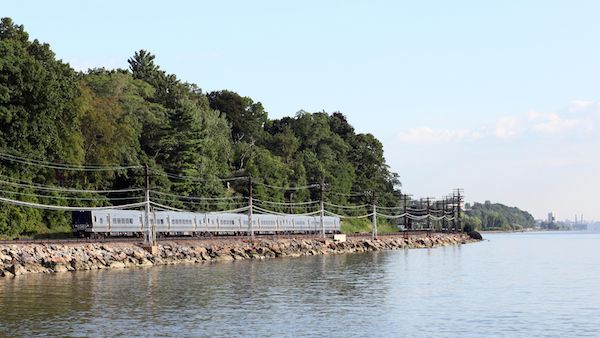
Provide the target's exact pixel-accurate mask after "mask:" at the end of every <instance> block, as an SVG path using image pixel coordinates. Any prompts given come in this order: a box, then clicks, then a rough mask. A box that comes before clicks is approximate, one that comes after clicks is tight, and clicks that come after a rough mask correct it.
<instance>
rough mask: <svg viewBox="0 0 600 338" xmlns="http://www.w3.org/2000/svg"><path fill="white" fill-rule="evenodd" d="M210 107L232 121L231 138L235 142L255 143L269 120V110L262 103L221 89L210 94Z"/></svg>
mask: <svg viewBox="0 0 600 338" xmlns="http://www.w3.org/2000/svg"><path fill="white" fill-rule="evenodd" d="M207 96H208V102H209V104H210V107H211V108H212V109H214V110H217V111H219V112H220V113H221V114H222V115H224V116H225V118H226V119H227V121H229V123H231V138H232V139H233V141H234V142H240V141H245V142H248V143H254V142H256V141H258V140H260V139H261V137H262V134H263V126H264V125H265V123H266V122H267V112H265V110H264V108H263V106H262V103H260V102H256V103H255V102H254V101H252V99H251V98H249V97H242V96H240V95H239V94H237V93H235V92H232V91H229V90H221V91H215V92H211V93H209V94H208V95H207Z"/></svg>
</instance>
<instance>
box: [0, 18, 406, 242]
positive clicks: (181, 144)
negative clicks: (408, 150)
mask: <svg viewBox="0 0 600 338" xmlns="http://www.w3.org/2000/svg"><path fill="white" fill-rule="evenodd" d="M156 59H157V58H156V57H155V56H154V55H153V54H151V53H150V52H148V51H146V50H139V51H137V52H135V53H134V54H133V56H132V57H131V58H130V59H129V60H128V63H129V69H128V70H124V69H116V70H106V69H103V68H99V69H92V70H89V71H87V72H85V73H77V72H75V71H74V70H73V69H72V68H71V67H70V66H69V65H68V64H65V63H63V62H61V61H60V60H57V59H56V58H55V56H54V53H53V52H52V51H51V49H50V46H49V45H47V44H42V43H40V42H38V41H37V40H33V41H30V40H29V36H28V34H27V33H26V32H25V30H24V29H23V27H22V26H18V25H15V24H14V23H13V22H12V21H11V20H10V19H8V18H4V19H2V22H1V24H0V150H1V149H3V150H6V151H11V152H13V153H17V154H21V155H24V156H27V157H29V158H34V159H37V160H42V161H48V162H53V163H68V164H73V165H78V164H93V165H105V166H106V165H115V164H120V165H144V164H147V165H148V166H149V168H150V170H151V173H152V175H151V178H150V180H151V182H150V184H151V185H152V186H156V187H158V189H160V190H162V191H163V192H167V193H174V194H177V195H184V196H202V197H211V196H215V197H217V196H232V195H246V194H247V193H248V184H247V182H246V181H235V182H231V183H229V184H227V183H224V182H223V181H222V180H221V179H222V178H227V177H232V176H241V175H248V176H250V175H251V176H252V177H253V178H254V179H255V182H256V184H255V185H254V196H255V197H256V198H257V199H261V200H269V201H274V202H289V201H293V202H304V201H308V200H316V199H319V198H320V191H319V189H314V188H313V189H300V190H284V189H274V188H271V187H269V186H278V187H299V186H306V185H308V184H310V183H318V182H320V181H321V180H323V181H324V182H325V184H326V189H325V196H326V199H327V200H329V201H331V202H333V203H342V204H343V203H361V204H362V203H371V198H372V197H371V193H368V194H360V193H361V192H364V191H370V192H377V199H378V204H380V205H398V203H399V201H398V193H399V184H400V182H399V180H398V176H397V175H396V174H395V173H392V172H390V170H389V167H388V166H387V165H386V163H385V159H384V157H383V146H382V144H381V142H379V141H378V140H377V139H376V138H375V137H374V136H373V135H371V134H357V133H356V132H355V130H354V128H353V127H352V126H351V125H350V124H349V123H348V121H347V119H346V117H345V116H344V115H343V114H342V113H340V112H334V113H333V114H328V113H326V112H315V113H309V112H306V111H300V112H298V113H297V114H296V115H295V116H293V117H284V118H282V119H274V120H270V119H269V118H268V115H267V112H266V111H265V109H264V107H263V106H262V104H261V103H260V102H257V101H254V100H253V99H251V98H250V97H246V96H242V95H240V94H238V93H235V92H233V91H228V90H221V91H214V92H211V93H208V94H205V93H203V92H202V90H201V89H200V88H199V87H198V86H197V85H195V84H190V83H186V82H182V81H181V80H180V79H178V78H177V76H175V75H174V74H168V73H167V72H166V71H164V70H162V69H161V68H160V67H159V66H158V64H157V63H156ZM0 175H3V176H0V178H1V179H3V177H4V178H7V180H8V179H10V180H13V181H15V182H25V183H27V182H29V183H37V184H45V185H52V186H65V187H81V188H87V189H123V188H130V187H142V186H143V184H144V175H143V173H142V170H140V169H127V170H124V169H120V170H114V171H106V172H104V171H102V172H70V171H65V170H57V169H52V168H42V167H38V166H31V165H26V164H23V163H13V162H10V161H7V160H2V159H0ZM2 189H3V190H10V191H18V192H20V193H26V194H29V195H40V194H41V192H40V191H37V190H35V189H34V190H32V189H22V188H16V187H6V186H2ZM11 189H12V190H11ZM356 192H359V194H355V193H356ZM47 194H48V195H57V194H58V193H55V192H47ZM29 195H14V194H12V195H6V196H7V197H11V198H17V199H20V200H24V201H34V202H40V203H46V204H55V205H56V204H62V205H66V204H67V202H68V204H69V205H108V204H109V201H108V200H106V199H104V200H102V199H101V200H98V201H93V202H89V201H84V200H80V199H75V200H73V199H71V200H66V199H50V198H44V197H39V196H38V197H36V196H29ZM77 196H78V197H76V198H80V197H82V195H77ZM84 197H93V198H100V197H101V196H99V195H94V194H88V195H87V196H84ZM107 197H109V198H110V197H112V195H110V194H109V195H108V196H107ZM119 197H123V195H120V196H119ZM102 198H104V197H102ZM162 198H163V200H162V202H164V203H170V205H172V206H176V207H177V206H178V207H182V208H190V209H195V210H205V208H207V204H206V203H205V204H203V203H200V202H198V203H196V202H195V203H188V202H181V201H176V200H175V199H173V198H171V197H169V196H168V195H162ZM111 203H129V202H115V201H111ZM299 209H300V208H299ZM272 210H277V211H287V209H286V207H283V206H282V207H276V206H274V207H273V208H272ZM292 211H293V210H292ZM295 211H301V210H295ZM44 225H47V226H55V227H59V228H61V229H68V227H69V214H68V213H63V212H46V211H40V210H36V209H30V208H22V207H13V206H8V205H5V204H0V235H6V236H19V235H23V234H32V233H36V232H43V231H47V230H48V229H46V228H45V227H44Z"/></svg>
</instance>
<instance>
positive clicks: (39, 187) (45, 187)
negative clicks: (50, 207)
mask: <svg viewBox="0 0 600 338" xmlns="http://www.w3.org/2000/svg"><path fill="white" fill-rule="evenodd" d="M0 176H3V175H0ZM3 177H6V176H3ZM21 182H23V181H21ZM0 184H5V185H11V186H13V187H20V188H29V189H35V190H45V191H59V192H70V193H95V194H108V193H125V192H136V191H142V190H143V189H141V188H129V189H110V190H88V189H73V188H63V187H56V186H49V185H42V184H31V183H15V182H9V181H4V180H0Z"/></svg>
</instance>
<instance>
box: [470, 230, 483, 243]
mask: <svg viewBox="0 0 600 338" xmlns="http://www.w3.org/2000/svg"><path fill="white" fill-rule="evenodd" d="M467 235H469V237H471V238H472V239H476V240H479V241H480V240H482V239H483V237H482V236H481V234H480V233H479V232H477V231H475V230H473V231H469V232H467Z"/></svg>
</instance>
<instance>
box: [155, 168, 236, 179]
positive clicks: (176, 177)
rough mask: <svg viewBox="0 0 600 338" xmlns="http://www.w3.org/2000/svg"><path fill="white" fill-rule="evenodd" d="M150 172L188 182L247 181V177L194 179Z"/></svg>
mask: <svg viewBox="0 0 600 338" xmlns="http://www.w3.org/2000/svg"><path fill="white" fill-rule="evenodd" d="M150 172H152V173H155V174H157V175H160V176H165V177H168V178H172V179H177V180H188V181H193V182H210V181H219V182H232V181H240V180H247V179H248V176H237V177H229V178H218V177H216V178H200V177H195V176H188V175H180V174H175V173H170V172H166V171H160V170H156V169H150Z"/></svg>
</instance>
